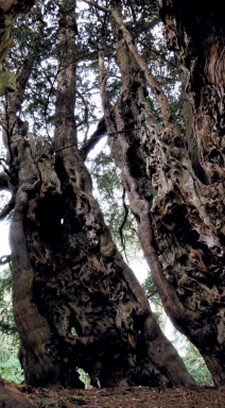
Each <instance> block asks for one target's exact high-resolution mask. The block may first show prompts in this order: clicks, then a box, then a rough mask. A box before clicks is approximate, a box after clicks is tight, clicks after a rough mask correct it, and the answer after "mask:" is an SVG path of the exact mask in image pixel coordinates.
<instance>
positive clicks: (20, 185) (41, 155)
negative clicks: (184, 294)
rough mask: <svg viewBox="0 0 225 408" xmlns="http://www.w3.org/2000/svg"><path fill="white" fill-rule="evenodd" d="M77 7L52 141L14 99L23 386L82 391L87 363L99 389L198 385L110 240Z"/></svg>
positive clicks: (69, 8) (63, 48)
mask: <svg viewBox="0 0 225 408" xmlns="http://www.w3.org/2000/svg"><path fill="white" fill-rule="evenodd" d="M73 6H74V2H73V1H65V0H64V1H62V3H61V10H60V11H61V20H60V28H59V39H60V54H59V65H60V70H59V76H58V92H57V101H56V122H55V139H54V144H53V145H51V144H49V143H48V142H44V143H39V144H37V145H36V146H35V145H34V143H33V140H32V138H30V137H28V134H26V132H25V134H24V132H22V131H21V126H23V123H21V121H19V120H18V118H17V115H18V112H19V110H20V104H21V99H20V98H21V94H22V92H21V90H20V92H18V93H15V94H14V95H12V96H9V103H8V106H9V112H8V114H9V117H10V120H9V121H8V124H9V129H8V133H7V136H8V147H9V149H8V150H9V164H10V170H11V174H12V175H13V188H14V196H15V210H14V214H13V220H12V224H11V246H12V268H13V301H14V316H15V321H16V325H17V328H18V332H19V335H20V340H21V347H20V361H21V364H22V367H23V369H24V372H25V377H26V381H27V382H28V383H29V384H32V385H34V386H50V385H51V386H52V385H56V384H58V385H63V386H66V387H81V386H82V384H81V382H80V380H79V378H78V374H77V371H76V368H78V367H82V368H83V369H84V370H85V371H86V372H88V373H89V374H90V377H91V381H92V384H97V382H98V380H99V381H100V384H101V386H115V385H132V384H133V385H137V384H142V385H153V386H159V385H160V386H173V385H176V386H178V385H193V384H194V380H193V379H192V377H191V376H190V375H189V374H188V373H187V371H186V369H185V367H184V365H183V363H182V361H181V359H180V357H179V356H178V354H177V352H176V351H175V349H174V348H173V346H172V344H171V343H170V342H169V341H168V340H167V339H166V338H165V336H164V335H163V334H162V332H161V330H160V328H159V326H158V324H157V322H156V320H155V318H154V316H153V314H152V312H151V310H150V307H149V303H148V300H147V299H146V297H145V296H144V294H143V291H142V289H141V287H140V285H139V283H138V282H137V280H136V278H135V276H134V274H133V272H132V271H131V269H130V268H129V267H128V266H127V265H126V263H125V262H124V260H123V258H122V256H121V255H120V253H119V251H118V250H117V248H116V246H115V244H114V243H113V241H112V238H111V235H110V233H109V230H108V228H107V227H106V225H105V223H104V220H103V216H102V213H101V211H100V209H99V206H98V204H97V203H96V201H95V200H94V198H93V196H92V189H91V180H90V175H89V173H88V171H87V169H86V167H85V165H84V163H83V159H82V154H81V153H80V152H79V151H78V149H77V146H76V126H75V122H74V106H75V91H76V67H75V60H76V58H75V50H76V48H75V46H74V35H75V31H74V30H75V24H74V23H75V22H74V12H73ZM29 66H30V67H31V64H30V65H27V66H26V67H24V72H23V75H22V73H21V78H24V82H23V81H22V79H21V83H23V84H24V86H25V83H26V78H27V76H28V71H27V68H28V67H29ZM12 129H13V131H12Z"/></svg>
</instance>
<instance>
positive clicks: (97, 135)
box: [81, 117, 106, 160]
mask: <svg viewBox="0 0 225 408" xmlns="http://www.w3.org/2000/svg"><path fill="white" fill-rule="evenodd" d="M105 135H106V127H105V120H104V117H103V118H101V119H100V120H99V122H98V125H97V128H96V130H95V131H94V133H92V135H91V137H90V138H89V139H88V140H87V142H86V143H85V144H84V145H83V146H82V148H81V153H82V156H83V159H84V160H86V158H87V155H88V153H89V152H90V151H91V150H92V149H94V147H95V146H96V145H97V143H98V142H99V140H101V138H102V137H103V136H105Z"/></svg>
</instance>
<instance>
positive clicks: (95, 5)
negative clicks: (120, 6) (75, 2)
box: [83, 0, 112, 13]
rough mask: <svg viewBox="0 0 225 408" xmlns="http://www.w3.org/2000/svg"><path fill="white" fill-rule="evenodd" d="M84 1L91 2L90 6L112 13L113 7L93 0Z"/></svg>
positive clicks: (85, 1) (85, 0)
mask: <svg viewBox="0 0 225 408" xmlns="http://www.w3.org/2000/svg"><path fill="white" fill-rule="evenodd" d="M83 1H84V3H87V4H89V5H90V6H93V7H96V8H97V9H99V10H102V11H105V12H106V13H111V11H112V10H111V9H110V8H108V7H104V6H100V4H98V3H96V1H92V0H83Z"/></svg>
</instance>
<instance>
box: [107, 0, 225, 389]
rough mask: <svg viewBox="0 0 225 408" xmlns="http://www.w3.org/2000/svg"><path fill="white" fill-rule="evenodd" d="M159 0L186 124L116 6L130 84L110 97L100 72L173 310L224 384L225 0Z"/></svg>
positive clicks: (115, 149) (117, 149) (118, 156)
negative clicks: (113, 100) (176, 63)
mask: <svg viewBox="0 0 225 408" xmlns="http://www.w3.org/2000/svg"><path fill="white" fill-rule="evenodd" d="M160 6H161V14H162V16H163V18H164V21H165V22H166V33H167V39H168V42H169V44H170V45H171V46H173V47H174V48H175V49H176V50H177V51H178V54H179V58H180V67H181V80H182V84H183V91H184V94H185V95H186V99H187V102H186V106H185V109H186V110H185V117H186V119H187V127H186V128H187V131H186V134H185V135H184V134H182V133H181V131H180V130H179V127H178V125H177V123H176V120H175V118H174V114H173V112H172V110H171V107H170V105H169V103H168V101H167V98H166V96H165V94H164V93H163V91H162V89H161V87H160V85H159V84H158V82H157V81H156V80H155V79H154V77H153V76H152V74H151V72H150V71H149V70H148V67H147V65H146V63H145V62H144V61H143V60H142V58H141V57H140V55H139V54H138V52H137V49H136V47H135V45H134V42H133V40H132V37H131V35H130V33H129V32H128V30H127V28H126V26H125V24H124V22H123V19H122V16H121V15H120V12H119V10H118V9H117V8H114V9H113V10H112V15H113V17H114V21H115V22H116V26H117V27H118V29H119V30H120V32H119V34H120V36H121V33H122V35H123V40H120V41H119V38H118V39H117V40H118V41H117V60H118V63H119V67H120V71H121V75H122V86H123V93H122V96H121V99H120V100H119V101H118V102H117V104H116V105H115V106H112V105H110V103H109V100H108V99H107V92H106V89H105V82H106V78H103V77H102V74H101V75H100V81H101V84H102V101H103V106H104V111H105V122H106V127H107V132H108V134H109V135H110V134H112V136H109V143H110V146H111V150H112V155H113V157H114V159H115V162H116V164H117V165H118V166H119V167H120V169H121V177H122V180H123V184H124V187H125V188H126V191H127V194H128V197H129V200H130V208H131V210H132V212H133V213H134V215H135V216H136V219H137V223H138V228H139V235H140V240H141V243H142V247H143V250H144V254H145V257H146V259H147V260H148V263H149V266H150V268H151V272H152V275H153V278H154V280H155V283H156V286H157V289H158V291H159V294H160V296H161V298H162V301H163V304H164V307H165V310H166V311H167V313H168V314H169V315H170V317H171V319H172V321H173V322H174V324H175V326H176V327H177V328H178V329H179V330H180V331H181V332H182V333H184V334H185V335H186V336H187V337H188V338H189V339H190V340H191V341H192V342H193V343H194V344H195V346H196V347H197V348H198V349H199V351H200V352H201V354H202V356H203V357H204V359H205V361H206V364H207V366H208V368H209V370H210V372H211V374H212V376H213V379H214V382H215V384H216V385H222V384H224V381H225V359H224V355H225V353H224V351H225V350H224V348H225V336H224V329H225V314H224V311H225V308H224V290H223V289H224V249H225V248H224V243H225V240H224V234H225V232H224V231H225V227H224V210H223V208H224V198H223V197H224V151H223V150H224V147H223V135H224V123H223V122H224V121H223V117H224V18H223V16H224V13H222V10H221V7H222V6H221V5H220V3H218V2H216V3H214V2H213V3H212V5H211V3H210V5H209V2H207V5H206V7H205V6H204V8H203V10H202V9H201V8H200V6H198V4H197V3H196V2H195V3H193V4H192V2H191V3H190V2H187V1H185V2H179V1H172V0H171V1H170V0H168V1H166V0H165V1H160ZM101 60H102V58H101V57H100V61H101ZM100 65H101V64H100ZM102 72H104V70H103V69H102V67H100V73H102ZM147 87H150V89H151V92H153V94H154V95H155V98H156V101H157V102H158V105H159V107H160V109H161V115H162V122H163V123H162V124H160V123H159V121H157V118H155V115H154V113H153V111H152V110H151V107H150V104H149V103H148V98H147V95H148V90H147Z"/></svg>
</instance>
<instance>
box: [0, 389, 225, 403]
mask: <svg viewBox="0 0 225 408" xmlns="http://www.w3.org/2000/svg"><path fill="white" fill-rule="evenodd" d="M31 407H33V408H72V407H82V408H225V390H220V389H216V388H213V387H199V388H173V389H168V388H167V389H154V388H147V387H137V388H126V389H122V388H115V389H91V390H85V391H84V390H66V389H62V388H58V389H44V388H32V387H29V386H26V385H15V384H12V383H5V385H3V384H2V385H1V384H0V408H31Z"/></svg>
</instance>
